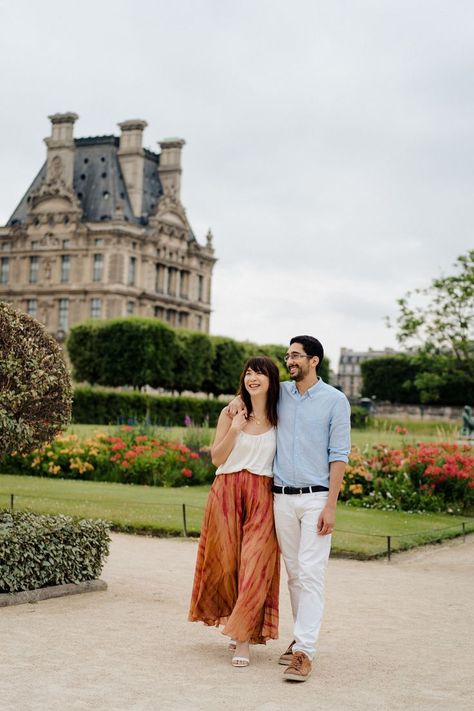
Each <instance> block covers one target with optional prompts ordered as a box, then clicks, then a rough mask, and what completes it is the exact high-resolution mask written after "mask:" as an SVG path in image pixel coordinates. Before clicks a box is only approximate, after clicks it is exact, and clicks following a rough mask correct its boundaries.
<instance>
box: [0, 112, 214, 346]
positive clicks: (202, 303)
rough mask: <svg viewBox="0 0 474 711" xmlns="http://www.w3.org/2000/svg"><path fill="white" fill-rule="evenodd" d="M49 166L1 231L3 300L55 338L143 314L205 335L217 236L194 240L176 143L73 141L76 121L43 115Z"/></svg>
mask: <svg viewBox="0 0 474 711" xmlns="http://www.w3.org/2000/svg"><path fill="white" fill-rule="evenodd" d="M49 118H50V120H51V124H52V132H51V136H50V137H48V138H46V139H45V143H46V145H47V159H46V162H45V164H44V165H43V167H42V168H41V170H40V172H39V173H38V175H37V176H36V178H35V179H34V180H33V183H32V185H31V187H30V188H29V189H28V190H27V192H26V194H25V195H24V197H23V198H22V199H21V201H20V204H19V205H18V207H17V208H16V210H15V211H14V213H13V215H12V216H11V218H10V219H9V220H8V223H7V225H6V226H5V227H0V299H2V300H4V301H9V302H11V303H13V304H14V305H15V306H17V307H18V308H20V309H23V310H25V311H26V312H27V313H29V314H30V315H31V316H33V317H35V318H37V319H38V320H39V321H41V322H42V323H44V324H45V325H46V327H47V328H48V331H49V332H50V333H52V334H54V335H55V336H56V337H57V338H58V339H59V340H62V339H63V338H64V336H65V334H66V333H67V331H68V329H69V327H70V326H71V325H72V324H74V323H77V322H79V321H83V320H84V319H88V318H102V319H109V318H115V317H119V316H130V315H137V316H147V317H156V318H158V319H161V320H164V321H166V322H168V323H169V324H171V325H172V326H181V327H183V328H189V329H192V330H196V331H203V332H209V316H210V313H211V280H212V270H213V266H214V263H215V261H216V260H215V258H214V249H213V246H212V234H211V232H210V231H209V232H208V234H207V238H206V244H205V245H201V244H199V243H198V241H197V240H196V237H195V236H194V234H193V231H192V229H191V226H190V224H189V222H188V219H187V216H186V212H185V210H184V208H183V206H182V204H181V197H180V186H181V150H182V147H183V145H184V141H183V140H182V139H177V138H172V139H171V138H170V139H166V140H163V141H161V142H160V144H159V145H160V148H161V151H160V153H153V152H152V151H150V150H147V149H146V148H143V147H142V138H143V131H144V129H145V127H146V125H147V124H146V122H145V121H142V120H131V121H125V122H123V123H121V124H119V127H120V129H121V135H120V137H117V136H98V137H93V138H74V137H73V129H74V123H75V121H76V119H77V118H78V116H77V115H76V114H74V113H65V114H55V115H54V116H50V117H49Z"/></svg>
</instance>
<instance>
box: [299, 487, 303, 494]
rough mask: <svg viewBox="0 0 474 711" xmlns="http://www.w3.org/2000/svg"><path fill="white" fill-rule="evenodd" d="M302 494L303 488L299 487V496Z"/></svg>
mask: <svg viewBox="0 0 474 711" xmlns="http://www.w3.org/2000/svg"><path fill="white" fill-rule="evenodd" d="M302 493H303V488H302V487H300V495H301V494H302Z"/></svg>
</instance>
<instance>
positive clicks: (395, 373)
mask: <svg viewBox="0 0 474 711" xmlns="http://www.w3.org/2000/svg"><path fill="white" fill-rule="evenodd" d="M360 369H361V373H362V378H363V385H362V395H364V396H365V397H370V398H371V397H374V396H375V397H376V398H377V400H388V402H397V403H418V402H419V399H420V396H419V392H418V390H417V388H416V386H415V379H416V377H417V375H418V373H419V369H418V368H417V366H416V365H415V363H413V359H412V358H410V356H407V355H396V356H381V357H379V358H370V359H369V360H365V361H363V362H362V363H361V364H360Z"/></svg>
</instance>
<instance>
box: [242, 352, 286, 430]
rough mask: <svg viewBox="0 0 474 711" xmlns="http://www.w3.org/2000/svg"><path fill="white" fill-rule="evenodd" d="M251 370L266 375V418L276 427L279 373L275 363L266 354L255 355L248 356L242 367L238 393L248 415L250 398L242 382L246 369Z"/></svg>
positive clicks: (250, 406) (250, 409)
mask: <svg viewBox="0 0 474 711" xmlns="http://www.w3.org/2000/svg"><path fill="white" fill-rule="evenodd" d="M249 369H251V370H253V371H255V372H256V373H262V374H263V375H266V376H267V378H268V380H269V384H268V393H267V408H266V409H267V412H266V414H267V419H268V421H269V422H271V424H272V425H273V426H274V427H276V424H277V405H278V398H279V397H280V373H279V370H278V368H277V366H276V365H275V363H274V362H273V361H272V359H271V358H267V356H255V357H253V358H249V359H248V361H247V362H246V363H245V365H244V369H243V371H242V374H241V376H240V384H239V391H238V395H240V397H241V398H242V400H243V401H244V405H245V407H246V408H247V414H248V415H250V414H251V412H252V400H251V398H250V394H249V392H248V391H247V389H246V387H245V384H244V378H245V373H246V372H247V370H249Z"/></svg>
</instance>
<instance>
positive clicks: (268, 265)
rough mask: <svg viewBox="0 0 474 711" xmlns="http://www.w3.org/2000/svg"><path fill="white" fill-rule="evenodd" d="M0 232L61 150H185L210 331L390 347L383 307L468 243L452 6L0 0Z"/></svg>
mask: <svg viewBox="0 0 474 711" xmlns="http://www.w3.org/2000/svg"><path fill="white" fill-rule="evenodd" d="M0 11H1V17H2V42H1V45H0V67H1V70H0V71H1V76H2V81H1V87H2V93H1V102H2V111H1V114H0V121H1V130H0V185H1V189H0V222H1V224H4V223H5V222H6V220H7V219H8V218H9V216H10V215H11V213H12V212H13V210H14V208H15V207H16V205H17V203H18V202H19V200H20V198H21V197H22V195H23V194H24V192H25V191H26V189H27V187H28V186H29V184H30V182H31V181H32V179H33V177H34V176H35V174H36V173H37V171H38V170H39V168H40V166H41V164H42V163H43V161H44V159H45V151H46V147H45V145H44V144H43V138H44V137H45V136H47V135H49V133H50V124H49V121H48V119H47V116H48V115H49V114H52V113H56V112H63V111H75V112H76V113H78V114H79V117H80V118H79V120H78V121H77V123H76V126H75V136H76V137H82V136H93V135H103V134H112V133H115V134H116V135H118V134H119V129H118V128H117V125H116V124H117V123H118V122H120V121H124V120H126V119H130V118H143V119H145V120H146V121H147V122H148V124H149V125H148V128H147V129H146V133H145V141H144V143H145V145H146V147H148V148H150V149H151V150H154V151H157V150H158V145H157V141H159V140H161V139H162V138H164V137H168V136H179V137H182V138H184V139H185V140H186V146H185V148H184V151H183V190H182V199H183V203H184V205H185V207H186V209H187V214H188V217H189V219H190V222H191V224H192V226H193V228H194V231H195V233H196V236H197V237H198V239H199V240H200V241H201V242H204V241H205V234H206V232H207V229H208V228H209V227H211V229H212V231H213V233H214V245H215V250H216V256H217V257H218V259H219V261H218V263H217V265H216V268H215V272H214V287H213V296H212V306H213V315H212V320H211V332H212V333H214V334H222V335H228V336H232V337H233V338H237V339H239V340H245V339H249V340H253V341H256V342H258V343H270V342H271V343H286V342H287V341H288V339H289V338H290V337H291V336H293V335H297V334H301V333H309V334H312V335H315V336H317V337H318V338H320V340H321V341H322V342H323V344H324V345H325V346H326V351H327V353H328V355H329V356H330V358H331V360H332V365H333V367H334V366H335V365H336V362H337V360H338V358H339V349H340V347H341V346H346V347H349V348H354V349H358V350H361V349H362V350H365V349H367V348H368V347H369V346H371V347H373V348H383V347H385V346H394V345H396V341H395V336H394V333H393V331H390V330H388V329H387V328H386V326H385V323H384V317H385V316H386V315H392V316H393V315H394V314H395V313H396V299H397V298H398V297H400V296H402V295H403V294H404V292H405V291H406V290H407V289H410V288H412V287H416V286H423V285H425V284H427V283H429V281H430V280H431V279H432V278H433V277H436V276H438V275H440V274H441V273H442V272H449V271H450V270H451V269H452V263H453V262H454V260H455V259H456V257H457V256H459V255H460V254H462V253H464V252H466V251H467V249H468V248H469V247H472V245H473V243H474V240H473V231H472V225H473V222H474V219H473V218H474V200H473V168H474V4H473V3H472V1H470V0H456V1H455V2H452V1H449V0H443V1H441V0H325V1H324V2H323V1H322V0H300V1H299V0H293V2H291V3H289V2H287V1H285V2H284V1H283V0H239V2H235V0H167V1H166V2H165V1H164V0H133V2H130V1H129V0H121V1H120V2H118V1H117V0H114V2H112V1H111V0H95V1H94V2H92V1H91V0H82V1H81V2H80V3H67V2H64V0H42V2H38V3H35V2H33V0H29V1H26V0H15V2H14V3H13V2H10V0H8V1H5V0H0Z"/></svg>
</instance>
